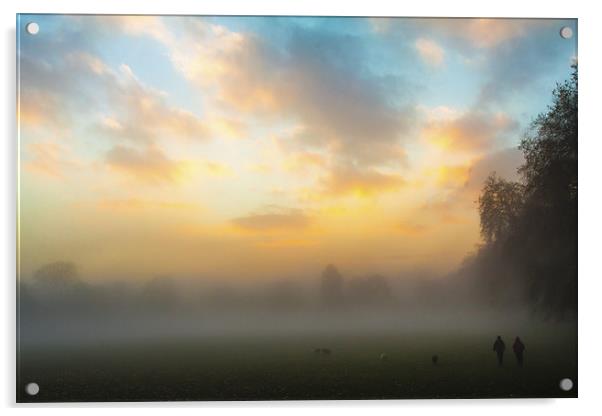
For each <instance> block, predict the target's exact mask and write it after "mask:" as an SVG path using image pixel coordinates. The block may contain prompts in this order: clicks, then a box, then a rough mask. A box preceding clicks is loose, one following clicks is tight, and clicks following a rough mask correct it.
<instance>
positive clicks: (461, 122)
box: [422, 110, 518, 152]
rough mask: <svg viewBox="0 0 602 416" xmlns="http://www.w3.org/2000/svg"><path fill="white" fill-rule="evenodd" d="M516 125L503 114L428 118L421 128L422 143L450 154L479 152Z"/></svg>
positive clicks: (479, 112)
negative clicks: (423, 141) (424, 141)
mask: <svg viewBox="0 0 602 416" xmlns="http://www.w3.org/2000/svg"><path fill="white" fill-rule="evenodd" d="M517 128H518V123H517V122H516V121H514V120H513V119H511V118H510V117H508V116H507V115H506V114H504V113H500V112H498V113H491V112H486V111H479V110H472V111H466V112H464V113H460V114H458V113H448V114H447V115H446V116H444V117H443V118H440V119H431V120H429V121H427V123H426V124H425V126H424V127H423V131H422V134H423V136H424V137H425V138H426V140H427V141H428V142H430V143H432V144H434V145H436V146H437V147H440V148H442V149H446V150H450V151H480V152H482V151H483V150H488V149H491V148H494V147H495V146H496V145H497V144H498V143H499V142H500V141H501V140H502V139H503V138H504V137H506V135H508V134H510V133H512V132H515V131H516V130H517Z"/></svg>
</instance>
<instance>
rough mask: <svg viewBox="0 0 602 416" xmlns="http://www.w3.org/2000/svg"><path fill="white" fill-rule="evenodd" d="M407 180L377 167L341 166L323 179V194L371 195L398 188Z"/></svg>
mask: <svg viewBox="0 0 602 416" xmlns="http://www.w3.org/2000/svg"><path fill="white" fill-rule="evenodd" d="M405 183H406V182H405V180H404V179H403V178H402V177H401V176H399V175H396V174H387V173H381V172H379V171H377V170H375V169H366V170H360V169H358V168H355V167H351V166H339V167H336V168H334V169H332V170H331V171H330V173H329V174H328V176H327V177H325V178H324V179H323V180H322V186H323V194H325V195H329V196H345V195H355V196H370V195H375V194H378V193H382V192H391V191H395V190H398V189H399V188H401V187H402V186H404V185H405Z"/></svg>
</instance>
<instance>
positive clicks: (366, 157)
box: [169, 19, 411, 164]
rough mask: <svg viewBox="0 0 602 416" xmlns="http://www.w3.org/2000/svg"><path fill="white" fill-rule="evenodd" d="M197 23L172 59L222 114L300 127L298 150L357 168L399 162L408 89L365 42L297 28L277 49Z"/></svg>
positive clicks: (406, 121)
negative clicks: (372, 59) (369, 60)
mask: <svg viewBox="0 0 602 416" xmlns="http://www.w3.org/2000/svg"><path fill="white" fill-rule="evenodd" d="M193 23H194V24H192V23H190V24H189V25H188V26H187V30H185V31H183V33H184V34H183V35H182V36H181V37H180V38H178V39H177V41H175V42H174V43H172V44H170V45H169V47H170V48H171V57H172V59H173V62H174V64H175V66H176V67H177V68H178V69H179V70H180V71H181V72H182V73H183V74H184V75H185V76H186V77H187V78H188V79H189V80H190V81H191V82H193V83H194V84H195V85H197V86H198V87H199V88H200V89H201V91H202V92H203V94H208V95H209V96H211V97H213V99H214V105H215V106H217V108H220V109H221V111H236V112H243V113H244V114H247V115H250V116H253V117H263V118H264V119H266V120H282V119H284V120H290V119H292V120H296V121H297V122H298V124H300V125H302V126H303V129H304V132H305V133H304V134H298V135H296V137H295V139H296V140H297V142H298V145H299V146H301V147H305V148H307V147H320V148H323V149H324V148H325V149H328V151H330V152H333V153H335V154H336V155H337V156H338V157H341V158H344V159H347V160H350V161H354V162H358V163H360V162H361V163H367V164H375V163H381V162H390V161H398V160H397V158H398V156H399V151H398V147H399V142H400V140H401V139H402V136H403V133H404V132H406V131H407V129H408V126H409V125H410V124H411V117H410V112H411V111H410V110H409V108H410V106H409V105H407V103H405V104H404V101H407V100H408V95H409V94H408V93H407V91H406V88H407V84H406V83H405V82H403V81H402V80H401V79H399V78H398V77H394V76H391V75H378V74H376V73H373V72H372V71H371V70H370V69H369V67H368V66H367V65H366V62H365V59H366V56H367V52H366V46H365V45H364V42H365V40H364V39H362V38H359V37H356V36H351V35H342V34H337V33H334V32H328V31H311V30H308V29H304V28H302V27H292V28H291V29H290V31H289V36H288V39H287V40H286V41H285V42H284V47H282V48H276V47H274V46H272V45H271V44H269V43H268V42H266V41H265V40H262V39H260V38H258V37H257V36H255V35H252V34H248V33H238V32H233V31H231V30H229V29H227V28H225V27H223V26H219V25H214V24H211V23H208V22H205V21H203V20H198V19H197V20H195V21H194V22H193ZM341 44H345V45H346V47H345V48H341V47H340V45H341Z"/></svg>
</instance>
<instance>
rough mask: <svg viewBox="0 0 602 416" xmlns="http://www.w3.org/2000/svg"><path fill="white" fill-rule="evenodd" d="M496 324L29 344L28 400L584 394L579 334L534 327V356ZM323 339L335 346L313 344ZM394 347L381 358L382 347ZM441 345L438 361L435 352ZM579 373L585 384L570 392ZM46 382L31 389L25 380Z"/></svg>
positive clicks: (21, 395) (23, 358) (25, 356)
mask: <svg viewBox="0 0 602 416" xmlns="http://www.w3.org/2000/svg"><path fill="white" fill-rule="evenodd" d="M495 335H496V334H487V335H483V334H476V333H463V334H458V333H450V334H441V333H439V334H437V335H433V334H420V333H414V334H405V335H400V334H371V335H367V334H363V335H357V336H354V335H350V334H346V335H334V334H330V335H327V334H312V335H309V334H304V335H296V336H277V335H274V336H267V335H266V336H261V337H236V336H229V337H211V338H194V337H188V338H185V339H184V338H183V339H178V340H169V341H166V340H162V341H153V340H150V339H149V340H146V341H144V342H143V341H136V342H130V343H120V344H117V343H112V344H102V343H96V344H94V345H88V346H86V347H84V346H81V345H79V346H61V347H58V346H56V347H53V348H50V347H48V348H44V350H43V351H42V350H41V348H35V347H23V348H21V355H20V361H19V362H20V365H19V371H18V373H19V374H18V377H17V383H18V386H19V388H18V392H17V399H18V401H20V402H52V401H65V402H69V401H152V400H161V401H171V400H286V399H289V400H293V399H297V400H299V399H399V398H406V399H418V398H481V397H485V398H486V397H576V396H577V382H576V380H577V361H576V338H575V337H576V334H575V332H574V330H570V331H552V330H545V331H544V330H542V331H534V332H533V333H532V334H530V335H529V336H526V335H525V336H524V342H525V343H526V346H527V350H526V353H525V366H524V367H523V368H518V367H517V365H516V363H515V360H514V356H513V355H512V351H511V348H510V347H511V343H512V338H513V334H512V335H511V334H507V335H504V334H503V333H502V336H503V337H504V338H505V341H506V344H507V347H508V348H507V352H506V356H505V365H504V366H503V367H501V368H500V367H498V366H497V363H496V359H495V354H494V353H493V351H492V350H491V349H492V343H493V341H494V338H495ZM318 347H326V348H329V349H331V350H332V354H331V355H330V356H319V355H316V354H314V353H313V350H314V349H315V348H318ZM382 352H384V353H386V354H387V355H388V359H387V360H386V361H381V360H380V359H379V355H380V354H381V353H382ZM433 354H438V355H439V357H440V358H439V363H438V365H433V364H432V362H431V356H432V355H433ZM565 377H569V378H571V379H572V380H573V381H574V382H575V388H574V389H573V390H572V391H570V392H563V391H562V390H560V388H559V381H560V380H561V379H562V378H565ZM30 381H35V382H36V383H38V384H39V385H40V393H39V394H38V395H37V396H35V397H31V396H28V395H27V394H25V392H24V387H23V386H25V384H27V383H28V382H30Z"/></svg>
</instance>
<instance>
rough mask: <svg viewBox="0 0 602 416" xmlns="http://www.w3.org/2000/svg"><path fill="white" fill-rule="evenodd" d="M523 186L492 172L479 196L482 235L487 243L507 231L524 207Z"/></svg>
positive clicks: (495, 239)
mask: <svg viewBox="0 0 602 416" xmlns="http://www.w3.org/2000/svg"><path fill="white" fill-rule="evenodd" d="M522 198H523V186H522V185H521V184H520V183H517V182H510V181H506V180H504V179H502V178H500V177H498V176H497V175H496V173H495V172H494V173H492V174H491V175H489V177H488V178H487V179H486V181H485V185H484V186H483V190H482V192H481V196H480V197H479V214H480V217H481V235H482V236H483V238H484V240H485V241H486V242H487V243H493V242H495V241H497V240H498V239H499V238H500V237H501V236H502V235H504V234H505V233H507V232H508V231H509V229H510V227H511V225H512V224H513V223H514V222H515V221H516V219H517V218H518V215H519V213H520V210H521V208H522Z"/></svg>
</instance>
